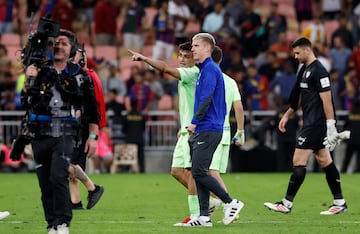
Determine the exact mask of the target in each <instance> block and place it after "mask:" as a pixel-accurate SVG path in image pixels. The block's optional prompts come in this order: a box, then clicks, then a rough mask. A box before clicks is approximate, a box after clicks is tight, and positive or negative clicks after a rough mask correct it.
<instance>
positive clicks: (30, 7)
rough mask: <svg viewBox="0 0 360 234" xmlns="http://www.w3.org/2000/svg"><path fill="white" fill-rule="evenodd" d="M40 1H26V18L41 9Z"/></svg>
mask: <svg viewBox="0 0 360 234" xmlns="http://www.w3.org/2000/svg"><path fill="white" fill-rule="evenodd" d="M41 2H42V0H26V17H27V18H30V16H31V14H32V13H34V14H36V13H37V12H38V11H39V9H40V7H41Z"/></svg>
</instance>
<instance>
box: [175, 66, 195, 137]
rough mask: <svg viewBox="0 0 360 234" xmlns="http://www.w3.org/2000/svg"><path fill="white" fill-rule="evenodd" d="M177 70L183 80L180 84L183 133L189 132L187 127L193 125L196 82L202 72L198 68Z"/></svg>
mask: <svg viewBox="0 0 360 234" xmlns="http://www.w3.org/2000/svg"><path fill="white" fill-rule="evenodd" d="M177 69H178V71H179V72H180V78H181V79H180V80H179V84H178V93H179V115H180V125H181V132H187V130H186V128H185V127H186V126H188V125H190V124H191V119H192V118H193V116H194V100H195V89H196V81H197V79H198V77H199V72H200V71H199V68H198V67H197V66H193V67H180V68H177Z"/></svg>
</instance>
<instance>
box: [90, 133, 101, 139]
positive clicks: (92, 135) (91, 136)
mask: <svg viewBox="0 0 360 234" xmlns="http://www.w3.org/2000/svg"><path fill="white" fill-rule="evenodd" d="M89 138H90V139H94V140H97V139H98V138H99V136H98V135H96V134H89Z"/></svg>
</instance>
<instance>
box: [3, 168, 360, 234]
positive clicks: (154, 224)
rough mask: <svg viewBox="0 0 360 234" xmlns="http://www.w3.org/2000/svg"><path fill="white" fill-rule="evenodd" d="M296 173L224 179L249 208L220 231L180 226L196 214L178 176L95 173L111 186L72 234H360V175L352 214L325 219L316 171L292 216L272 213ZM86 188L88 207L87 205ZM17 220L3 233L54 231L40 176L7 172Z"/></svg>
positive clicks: (7, 192)
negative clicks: (270, 204)
mask: <svg viewBox="0 0 360 234" xmlns="http://www.w3.org/2000/svg"><path fill="white" fill-rule="evenodd" d="M289 176H290V174H289V173H284V174H280V173H232V174H227V175H224V176H223V178H224V181H225V183H226V184H227V187H228V190H229V192H230V194H231V195H232V196H233V197H235V198H238V199H240V200H242V201H243V202H244V203H245V207H244V209H243V210H242V211H241V213H240V218H239V219H238V220H237V221H236V222H234V223H232V224H230V225H228V226H225V225H223V224H222V223H220V222H219V221H220V220H221V218H222V215H223V214H222V209H219V210H217V211H215V214H214V216H213V218H212V221H213V227H212V228H205V227H201V228H199V227H196V228H190V227H173V224H174V223H176V222H179V221H181V220H183V219H184V218H185V217H186V216H187V215H188V208H187V193H186V191H185V189H184V188H183V187H182V186H181V185H180V184H179V183H178V182H177V181H176V180H175V179H173V178H172V177H171V175H170V174H115V175H109V174H100V175H91V178H92V179H93V180H94V181H95V182H96V183H98V184H101V185H103V186H104V187H105V193H104V195H103V197H102V199H101V200H100V202H99V203H98V204H97V205H96V206H95V207H94V208H93V209H92V210H76V211H74V212H73V220H72V223H71V227H70V233H73V234H83V233H84V234H85V233H86V234H107V233H134V234H137V233H146V234H152V233H154V234H155V233H156V234H163V233H164V234H169V233H191V234H192V233H206V234H211V233H224V234H225V233H226V234H230V233H256V234H261V233H312V234H314V233H360V202H359V200H360V199H359V197H360V196H359V195H360V186H359V181H360V175H359V174H352V175H349V174H343V175H342V177H341V178H342V188H343V193H344V195H345V198H346V200H347V204H348V207H349V210H348V211H347V212H346V213H344V214H339V215H333V216H321V215H320V214H319V213H320V211H323V210H326V209H327V207H328V206H329V205H331V203H332V195H331V194H330V191H329V189H328V187H327V184H326V180H325V175H324V174H323V173H308V174H307V176H306V178H305V181H304V183H303V186H302V187H301V189H300V191H299V192H298V195H297V197H296V199H295V203H294V207H293V210H292V213H291V214H280V213H275V212H271V211H269V210H267V209H265V207H264V206H263V203H264V202H267V201H269V202H275V201H279V200H280V199H281V198H282V197H283V196H284V193H285V190H286V187H287V183H288V179H289ZM86 196H87V193H86V191H85V189H84V187H82V201H83V203H84V204H85V206H86V204H87V201H86ZM4 210H7V211H9V212H10V213H11V215H10V216H9V217H7V218H5V219H3V220H0V233H1V234H13V233H14V234H16V233H19V234H20V233H26V234H40V233H47V231H46V229H45V227H46V224H45V221H44V216H43V210H42V206H41V202H40V190H39V187H38V183H37V178H36V175H35V174H0V211H4Z"/></svg>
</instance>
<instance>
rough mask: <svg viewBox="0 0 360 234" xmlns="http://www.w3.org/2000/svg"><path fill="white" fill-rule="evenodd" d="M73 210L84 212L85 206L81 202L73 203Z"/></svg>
mask: <svg viewBox="0 0 360 234" xmlns="http://www.w3.org/2000/svg"><path fill="white" fill-rule="evenodd" d="M71 208H72V209H73V210H83V209H84V207H83V204H82V202H81V201H80V202H78V203H71Z"/></svg>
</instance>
